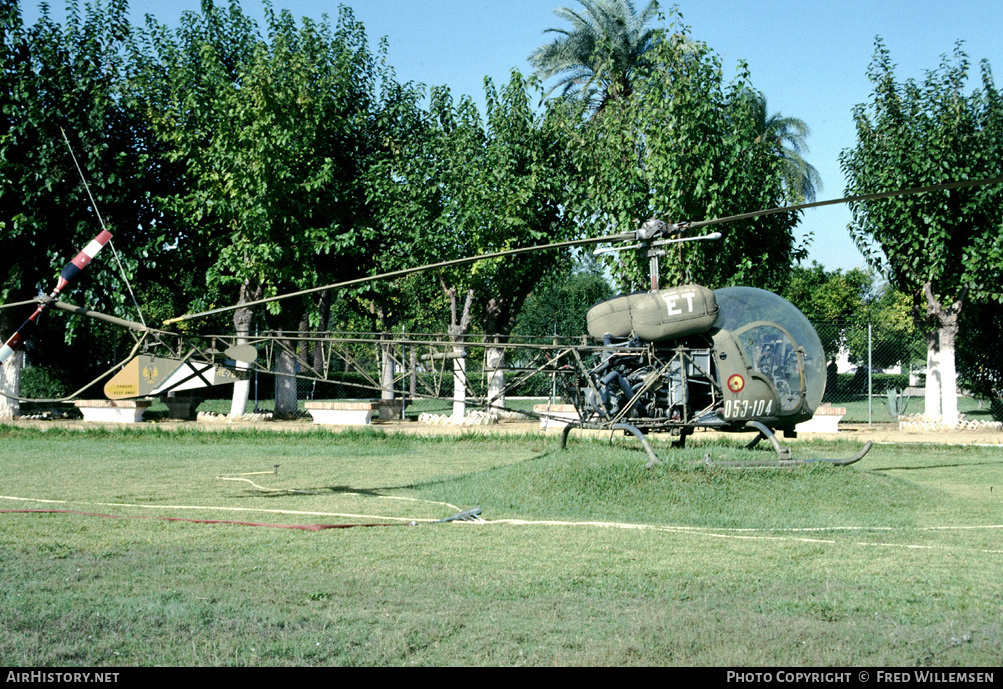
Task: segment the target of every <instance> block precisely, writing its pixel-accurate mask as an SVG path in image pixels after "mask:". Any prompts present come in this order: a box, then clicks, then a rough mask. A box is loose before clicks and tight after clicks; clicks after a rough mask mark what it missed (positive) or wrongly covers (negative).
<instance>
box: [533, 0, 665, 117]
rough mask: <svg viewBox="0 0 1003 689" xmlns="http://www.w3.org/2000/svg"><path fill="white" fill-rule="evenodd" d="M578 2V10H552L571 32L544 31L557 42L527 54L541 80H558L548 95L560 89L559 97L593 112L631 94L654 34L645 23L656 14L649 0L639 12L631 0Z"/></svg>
mask: <svg viewBox="0 0 1003 689" xmlns="http://www.w3.org/2000/svg"><path fill="white" fill-rule="evenodd" d="M579 3H580V4H581V5H582V10H574V9H571V8H568V7H562V8H560V9H557V10H554V14H556V15H557V16H558V17H560V18H561V19H566V20H567V21H569V22H571V25H572V28H571V29H570V30H569V29H547V30H545V31H544V33H553V34H557V38H555V39H554V40H553V41H552V42H550V43H548V44H546V45H543V46H540V47H539V48H537V49H536V50H535V51H533V53H532V54H531V55H530V56H529V62H530V64H531V65H533V67H535V68H536V70H537V75H538V76H539V77H540V78H541V79H543V80H546V79H550V78H551V77H554V76H556V77H558V80H557V83H556V84H555V85H554V86H553V87H552V88H551V89H550V91H549V92H548V93H550V92H553V91H556V90H558V89H560V90H561V95H562V96H575V97H580V98H582V99H583V100H584V101H585V102H586V103H588V106H589V109H590V110H592V111H593V112H598V111H601V110H602V109H603V108H604V107H605V106H606V104H607V103H609V102H610V101H616V100H621V99H624V98H629V97H630V96H631V94H632V93H633V92H634V84H635V81H636V79H637V77H638V74H639V73H640V71H641V70H642V69H643V68H644V67H645V66H646V65H647V54H648V51H649V50H650V49H651V47H652V45H653V43H654V41H655V36H656V32H655V30H654V29H652V28H651V27H649V24H650V23H651V22H652V20H653V19H655V17H656V16H657V15H658V3H657V2H656V1H655V0H651V2H649V3H648V5H647V6H646V7H645V8H644V9H643V10H641V12H638V11H637V10H636V8H635V6H634V3H633V2H631V0H579Z"/></svg>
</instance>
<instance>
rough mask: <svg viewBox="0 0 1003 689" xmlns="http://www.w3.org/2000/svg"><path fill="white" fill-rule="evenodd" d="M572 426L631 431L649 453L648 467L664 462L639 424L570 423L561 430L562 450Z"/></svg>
mask: <svg viewBox="0 0 1003 689" xmlns="http://www.w3.org/2000/svg"><path fill="white" fill-rule="evenodd" d="M572 428H595V429H599V430H606V429H610V430H614V431H624V432H625V433H630V434H631V435H633V436H634V437H636V438H637V439H638V440H640V441H641V447H643V448H644V451H645V452H646V453H648V463H647V464H645V466H646V467H647V468H649V469H650V468H651V467H653V466H655V465H656V464H661V463H662V462H661V460H660V459H658V456H657V455H656V454H655V451H654V449H652V447H651V443H649V442H648V439H647V438H645V437H644V433H642V432H641V430H640V429H639V428H638V427H637V426H631V425H630V424H629V423H615V424H613V425H612V426H600V425H597V424H584V423H583V424H581V425H576V424H570V423H569V424H568V425H567V426H565V427H564V430H563V431H561V449H562V450H563V449H564V448H565V446H566V445H567V444H568V434H570V433H571V429H572Z"/></svg>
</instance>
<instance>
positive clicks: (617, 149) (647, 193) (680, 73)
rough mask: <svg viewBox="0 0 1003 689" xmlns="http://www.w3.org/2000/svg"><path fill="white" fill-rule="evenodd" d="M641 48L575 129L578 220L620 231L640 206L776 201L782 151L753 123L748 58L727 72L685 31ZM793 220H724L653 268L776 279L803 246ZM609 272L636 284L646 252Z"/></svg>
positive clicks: (678, 275) (682, 215) (676, 218)
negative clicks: (607, 100) (629, 89)
mask: <svg viewBox="0 0 1003 689" xmlns="http://www.w3.org/2000/svg"><path fill="white" fill-rule="evenodd" d="M681 36H682V38H686V34H685V29H683V30H682V34H681ZM649 59H650V61H651V68H650V69H649V70H646V71H645V72H644V75H643V77H642V78H641V79H639V81H638V84H637V88H636V90H635V91H634V94H633V95H632V97H631V98H629V99H625V100H622V101H618V102H616V103H615V104H611V105H609V106H608V107H607V108H606V110H605V111H604V112H603V115H602V117H599V118H595V119H594V120H592V121H590V122H588V123H587V124H586V125H585V126H583V127H582V128H581V129H580V130H579V134H578V135H579V137H580V142H579V143H577V144H576V150H577V151H578V153H579V159H580V162H579V166H580V169H581V170H582V176H581V178H580V179H579V180H578V181H579V186H577V187H576V188H574V189H573V190H572V191H573V193H572V194H571V196H570V202H571V203H572V204H576V208H578V209H579V213H580V215H579V217H580V218H582V220H583V222H587V223H588V224H590V225H591V226H592V228H593V230H592V231H594V232H602V231H608V228H611V227H612V228H615V229H616V230H617V231H623V230H625V229H633V228H635V227H636V226H637V224H638V222H639V221H643V220H644V219H646V218H648V217H656V218H659V219H661V220H664V221H666V222H680V221H685V220H703V219H710V218H716V217H723V216H728V215H733V214H737V213H744V212H748V211H750V210H758V209H765V208H772V207H776V206H780V205H783V202H784V199H785V198H786V197H785V192H784V159H783V156H782V155H781V153H780V151H779V150H778V148H777V147H776V146H775V145H774V143H773V142H770V141H767V140H766V139H764V138H762V137H760V135H759V130H758V129H757V126H758V120H757V110H756V108H754V107H753V105H754V104H755V103H756V102H757V101H756V100H755V99H750V98H748V97H747V96H746V95H745V94H747V93H748V91H749V90H750V89H751V88H752V87H751V84H750V83H749V73H748V70H747V68H746V67H745V66H744V65H740V70H739V75H738V77H737V78H736V80H735V81H734V82H733V83H731V84H725V83H724V80H723V75H722V68H721V63H720V60H719V58H718V57H717V56H716V55H715V54H714V53H713V52H712V51H711V50H710V49H709V48H708V47H707V46H706V45H704V44H702V43H696V42H692V41H689V40H688V39H687V40H676V41H666V40H661V41H657V42H656V44H655V47H654V48H653V49H652V50H651V51H649ZM797 222H798V216H797V214H795V213H779V214H775V215H771V216H767V217H763V218H760V219H756V220H751V221H745V222H735V223H731V224H729V225H727V226H726V227H722V228H721V229H722V232H723V234H724V236H723V239H721V240H720V241H717V242H694V243H691V244H679V245H676V246H675V247H673V248H671V253H670V256H669V257H668V258H667V259H666V260H663V261H662V262H661V269H662V278H663V280H666V281H667V282H668V283H679V282H688V281H694V280H695V281H699V282H700V283H701V284H705V285H708V286H709V287H712V288H716V287H720V286H724V285H732V284H745V285H752V286H757V287H765V288H773V289H776V288H778V287H779V286H780V285H781V284H782V283H783V279H784V277H785V275H786V273H787V271H788V269H789V268H790V266H791V264H792V263H793V262H794V261H795V260H797V259H798V258H801V257H803V255H804V249H803V248H801V247H798V246H797V245H796V242H795V240H794V236H793V228H794V227H795V226H796V224H797ZM707 232H709V230H708V231H707ZM613 272H614V275H616V276H617V278H618V279H619V280H620V282H621V285H622V287H624V288H639V287H642V286H644V285H645V284H646V283H647V280H646V277H645V275H646V274H647V259H646V258H645V257H644V256H641V255H640V253H636V255H633V254H627V253H626V252H625V253H624V254H621V264H620V265H619V266H618V267H617V268H616V269H614V271H613Z"/></svg>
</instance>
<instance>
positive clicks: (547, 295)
mask: <svg viewBox="0 0 1003 689" xmlns="http://www.w3.org/2000/svg"><path fill="white" fill-rule="evenodd" d="M611 296H613V290H612V288H611V287H610V285H609V283H608V282H607V281H606V278H604V277H603V276H602V274H601V272H600V270H599V269H598V267H597V266H595V265H594V264H592V265H582V264H580V263H572V262H568V263H566V264H564V265H562V266H561V268H559V269H558V270H556V271H555V272H554V273H552V274H551V275H550V276H548V277H547V278H546V279H544V280H541V281H540V282H539V283H538V284H537V286H536V288H535V289H534V290H533V291H532V292H531V293H530V295H529V297H528V298H527V299H526V303H525V305H524V306H523V309H522V311H521V312H520V313H519V318H518V319H517V323H516V326H515V328H513V331H512V332H513V334H514V335H519V336H523V337H548V336H553V335H556V336H559V337H565V338H567V337H580V336H583V335H585V334H586V332H587V331H586V323H585V314H586V313H587V312H588V310H589V309H590V308H591V307H592V306H593V305H595V304H596V303H597V302H600V301H602V300H603V299H609V298H610V297H611Z"/></svg>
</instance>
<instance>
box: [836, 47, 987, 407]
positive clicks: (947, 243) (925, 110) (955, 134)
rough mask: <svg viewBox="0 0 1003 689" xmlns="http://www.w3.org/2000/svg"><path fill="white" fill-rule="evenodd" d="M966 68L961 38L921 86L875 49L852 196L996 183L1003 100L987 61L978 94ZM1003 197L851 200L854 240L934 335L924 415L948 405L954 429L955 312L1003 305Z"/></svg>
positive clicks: (970, 194)
mask: <svg viewBox="0 0 1003 689" xmlns="http://www.w3.org/2000/svg"><path fill="white" fill-rule="evenodd" d="M969 69H970V65H969V61H968V56H967V55H966V54H965V53H964V51H963V50H962V48H961V44H960V43H959V44H958V46H957V47H956V48H955V51H954V54H953V55H952V56H951V57H947V56H944V58H943V59H942V62H941V64H940V66H939V67H938V68H937V69H935V70H932V71H930V72H927V74H926V77H925V78H924V80H923V82H922V83H919V82H916V81H915V80H911V79H910V80H907V81H905V82H901V83H900V82H898V81H896V79H895V73H894V70H895V66H894V64H893V63H892V61H891V56H890V54H889V52H888V50H887V48H885V46H884V45H883V44H882V43H881V41H880V40H879V41H878V42H877V47H876V50H875V55H874V60H873V61H872V63H871V66H870V68H869V70H868V77H869V78H870V80H871V82H872V83H873V84H874V93H873V95H872V98H871V100H870V102H869V103H866V104H862V105H859V106H857V107H856V108H855V109H854V119H855V121H856V126H857V145H856V147H855V148H853V149H849V150H847V151H844V152H843V154H842V155H841V156H840V161H841V164H842V166H843V169H844V170H845V172H846V174H847V178H848V179H849V187H848V188H847V193H848V194H867V193H871V192H878V191H890V190H896V189H905V188H910V187H920V186H932V185H936V184H940V183H944V182H953V181H959V180H970V179H979V178H989V177H997V176H1000V174H1001V158H1000V153H1001V152H1003V127H1001V122H1003V94H1001V93H1000V92H999V91H998V90H997V89H996V87H995V85H994V83H993V79H992V74H991V71H990V68H989V65H988V64H987V63H985V62H983V63H982V65H981V67H980V72H981V77H982V83H981V87H980V88H978V89H977V90H975V91H974V92H973V93H971V94H966V93H965V88H966V83H967V79H968V75H969ZM1001 200H1003V190H1001V188H1000V187H999V185H996V186H991V187H982V188H976V189H956V190H944V191H937V192H929V193H925V194H919V195H908V196H900V197H895V198H889V199H880V200H873V201H862V202H857V203H854V204H851V210H852V212H853V221H852V223H851V225H850V232H851V234H852V236H853V237H854V240H855V241H856V242H857V245H858V246H859V247H860V248H861V250H862V251H863V252H864V254H865V256H866V257H867V258H868V261H869V262H870V264H871V265H872V266H874V267H875V268H879V269H882V270H883V271H884V272H885V273H886V274H887V276H888V278H889V280H890V282H891V283H892V284H893V285H894V286H895V287H896V288H898V289H899V290H901V291H902V292H905V293H906V294H909V295H911V297H912V300H913V317H914V320H915V323H916V325H917V327H919V328H920V329H921V330H922V331H923V332H924V333H925V334H926V337H927V345H928V360H929V362H928V366H929V368H930V371H929V372H928V375H927V411H928V413H932V414H933V415H937V414H938V411H937V410H938V409H940V406H941V399H942V402H943V410H944V416H945V417H946V419H947V420H948V421H949V422H953V421H954V420H955V419H956V417H957V397H956V388H955V382H956V379H955V364H954V344H955V339H956V337H957V333H958V328H959V324H958V316H959V313H960V312H961V309H962V307H963V306H964V304H965V301H966V300H967V299H968V298H970V297H974V298H978V299H981V300H984V299H989V298H992V299H995V300H1003V294H1001V293H1000V292H999V290H998V287H997V286H998V285H999V283H1000V278H1001V277H1003V208H1001V203H1000V201H1001ZM882 254H883V257H882ZM938 385H941V386H943V389H942V394H941V389H940V388H938V387H937V386H938Z"/></svg>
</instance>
